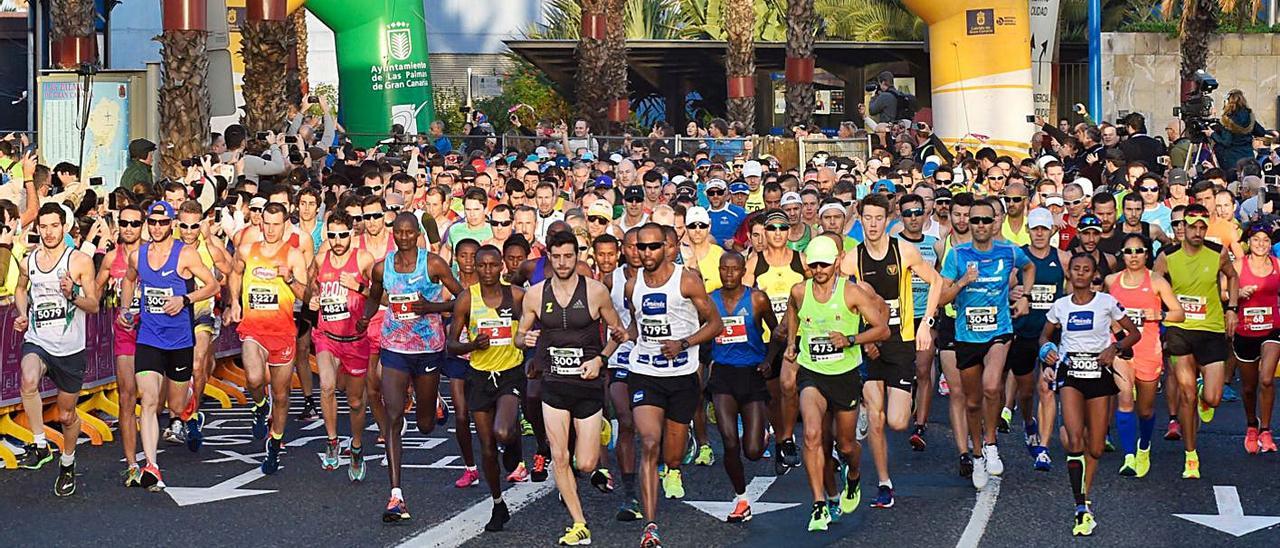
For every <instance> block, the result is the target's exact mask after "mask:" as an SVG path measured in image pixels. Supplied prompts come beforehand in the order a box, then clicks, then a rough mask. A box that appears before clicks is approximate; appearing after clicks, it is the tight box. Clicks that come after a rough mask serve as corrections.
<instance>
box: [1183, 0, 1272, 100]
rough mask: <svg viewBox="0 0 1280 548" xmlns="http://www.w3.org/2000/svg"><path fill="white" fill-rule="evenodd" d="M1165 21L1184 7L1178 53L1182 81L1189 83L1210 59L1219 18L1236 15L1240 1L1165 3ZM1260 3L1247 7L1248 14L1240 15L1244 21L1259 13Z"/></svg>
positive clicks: (1253, 2) (1252, 3)
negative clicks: (1179, 53) (1210, 50)
mask: <svg viewBox="0 0 1280 548" xmlns="http://www.w3.org/2000/svg"><path fill="white" fill-rule="evenodd" d="M1162 1H1163V5H1162V6H1161V9H1162V12H1163V14H1164V18H1165V19H1170V18H1172V17H1173V12H1174V9H1175V8H1176V7H1179V6H1180V7H1181V12H1182V14H1181V20H1180V21H1179V23H1178V37H1179V39H1180V44H1179V49H1180V50H1181V54H1182V66H1181V71H1180V72H1181V75H1182V80H1183V81H1184V82H1185V81H1188V80H1190V79H1191V77H1192V75H1194V74H1195V72H1196V71H1197V70H1201V69H1203V68H1205V66H1206V65H1207V64H1208V59H1209V39H1210V38H1212V37H1213V34H1214V31H1216V30H1217V29H1218V17H1219V14H1229V13H1233V12H1236V8H1237V2H1238V0H1181V1H1179V0H1162ZM1259 4H1260V2H1259V0H1249V2H1248V3H1246V4H1244V5H1245V6H1248V8H1247V11H1243V13H1237V14H1236V17H1237V18H1239V19H1240V20H1241V21H1244V20H1245V19H1250V20H1251V19H1252V18H1253V14H1255V13H1258V7H1259Z"/></svg>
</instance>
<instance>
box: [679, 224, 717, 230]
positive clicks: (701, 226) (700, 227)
mask: <svg viewBox="0 0 1280 548" xmlns="http://www.w3.org/2000/svg"><path fill="white" fill-rule="evenodd" d="M684 226H685V228H690V229H693V230H705V229H708V228H711V225H709V224H707V223H689V224H687V225H684Z"/></svg>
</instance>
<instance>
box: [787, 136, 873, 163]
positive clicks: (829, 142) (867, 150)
mask: <svg viewBox="0 0 1280 548" xmlns="http://www.w3.org/2000/svg"><path fill="white" fill-rule="evenodd" d="M796 146H797V151H796V153H797V154H798V155H799V157H800V158H802V159H804V160H806V161H807V160H808V159H810V158H813V156H814V155H815V154H817V153H819V152H826V153H827V155H828V156H843V157H846V158H860V159H862V160H863V161H866V159H867V158H868V157H869V156H870V155H871V137H870V136H867V137H854V138H848V139H842V138H829V137H805V138H802V139H796Z"/></svg>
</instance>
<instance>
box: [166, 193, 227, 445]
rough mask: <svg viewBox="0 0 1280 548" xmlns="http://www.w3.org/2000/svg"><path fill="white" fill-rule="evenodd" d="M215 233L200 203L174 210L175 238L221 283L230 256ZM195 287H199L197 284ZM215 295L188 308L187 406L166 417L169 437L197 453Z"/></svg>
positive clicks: (215, 321)
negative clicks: (191, 342)
mask: <svg viewBox="0 0 1280 548" xmlns="http://www.w3.org/2000/svg"><path fill="white" fill-rule="evenodd" d="M215 231H221V227H217V226H215V225H214V224H213V220H212V219H206V218H205V216H204V211H203V210H202V209H201V207H200V202H197V201H195V200H187V201H186V202H183V203H182V206H181V207H179V208H178V234H179V235H181V237H182V243H183V244H184V245H186V246H187V247H190V248H192V249H195V250H196V252H197V253H198V254H199V255H200V262H202V263H204V266H205V268H207V269H209V271H210V272H213V277H214V279H216V280H218V282H219V283H222V282H223V281H224V278H225V276H226V273H227V272H229V271H230V270H231V256H230V254H228V253H227V251H226V250H227V248H226V244H224V243H223V241H222V239H221V238H219V237H218V236H217V235H216V234H215ZM196 287H197V288H199V287H200V282H199V281H198V280H197V282H196ZM219 294H220V293H214V296H213V297H210V298H208V299H205V300H202V301H197V302H196V303H195V304H193V305H192V312H193V313H194V314H195V321H196V324H195V339H196V345H195V351H194V362H193V363H192V371H191V397H189V398H187V406H186V408H184V409H183V410H182V414H181V416H178V417H170V421H171V424H170V425H169V426H170V428H169V431H170V434H172V435H173V436H174V437H176V438H177V439H179V440H183V441H185V442H186V444H187V448H188V449H190V450H191V451H197V450H199V449H200V446H201V444H203V442H204V434H203V433H202V432H201V431H200V429H201V427H203V426H204V413H201V412H200V400H201V399H202V398H203V396H204V386H205V383H206V382H208V380H209V374H210V373H212V372H213V366H214V360H213V340H214V339H216V338H217V337H218V333H219V331H221V324H222V321H221V318H218V317H217V315H216V314H215V311H214V307H215V304H216V303H215V301H216V299H217V297H218V296H219Z"/></svg>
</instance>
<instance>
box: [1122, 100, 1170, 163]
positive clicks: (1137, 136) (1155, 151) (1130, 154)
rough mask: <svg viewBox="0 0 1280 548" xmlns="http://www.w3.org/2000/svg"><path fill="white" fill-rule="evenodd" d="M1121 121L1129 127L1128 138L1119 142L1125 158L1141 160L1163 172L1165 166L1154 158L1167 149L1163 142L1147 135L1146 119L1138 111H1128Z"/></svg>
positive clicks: (1161, 154)
mask: <svg viewBox="0 0 1280 548" xmlns="http://www.w3.org/2000/svg"><path fill="white" fill-rule="evenodd" d="M1121 121H1122V122H1124V125H1125V127H1126V128H1128V129H1129V131H1128V133H1129V138H1128V139H1125V140H1124V141H1121V142H1120V150H1121V151H1123V152H1124V157H1125V159H1126V160H1128V161H1130V162H1133V161H1139V162H1142V163H1143V164H1146V166H1147V167H1148V168H1149V169H1150V170H1152V171H1154V172H1156V173H1157V174H1164V170H1165V166H1163V165H1161V164H1160V163H1159V162H1157V161H1156V159H1157V158H1159V157H1161V156H1164V155H1165V154H1166V152H1167V151H1166V149H1165V146H1164V144H1163V143H1161V142H1160V141H1157V140H1156V139H1155V138H1154V137H1152V136H1150V135H1147V119H1146V118H1145V117H1143V116H1142V114H1140V113H1137V112H1130V113H1129V115H1128V116H1125V117H1124V119H1123V120H1121Z"/></svg>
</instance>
